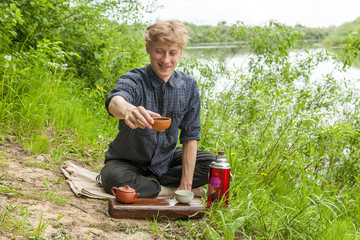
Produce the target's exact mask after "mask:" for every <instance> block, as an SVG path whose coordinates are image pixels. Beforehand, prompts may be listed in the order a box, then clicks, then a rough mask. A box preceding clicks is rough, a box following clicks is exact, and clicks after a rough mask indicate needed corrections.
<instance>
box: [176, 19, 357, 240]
mask: <svg viewBox="0 0 360 240" xmlns="http://www.w3.org/2000/svg"><path fill="white" fill-rule="evenodd" d="M234 29H236V30H237V31H238V33H237V34H238V36H239V37H241V38H246V39H249V41H248V45H247V46H248V47H249V49H250V51H251V52H252V53H253V54H251V55H249V61H248V66H247V68H245V69H235V70H234V71H233V72H230V71H229V70H225V69H224V68H223V65H224V63H223V61H222V60H220V62H219V63H218V64H214V60H212V61H190V62H189V63H184V66H183V68H184V70H185V71H187V72H188V73H190V74H193V75H195V76H197V77H198V78H199V89H200V92H201V97H202V107H203V110H202V134H201V135H202V140H201V142H200V148H201V149H205V150H210V151H212V152H217V151H218V150H221V149H225V150H226V152H227V153H228V154H227V155H228V156H229V161H230V163H231V165H232V174H233V181H234V182H233V183H232V184H231V191H230V200H229V202H230V205H229V206H228V207H227V208H225V207H223V205H222V203H220V204H218V205H217V206H213V207H212V208H210V209H209V210H208V216H209V218H210V222H207V223H206V227H205V226H204V228H203V235H204V236H206V238H209V239H239V238H244V239H251V238H254V237H255V238H263V239H304V238H305V239H339V238H344V239H352V238H356V237H357V236H358V234H359V232H358V229H359V224H358V222H359V221H358V218H359V212H360V209H359V199H358V193H357V192H358V191H359V187H360V185H359V182H358V179H359V176H360V165H359V164H358V161H357V159H358V158H359V155H358V152H359V150H360V149H359V146H360V145H359V144H358V139H359V137H360V135H359V123H358V121H357V120H356V119H358V118H359V116H358V109H357V108H358V106H359V104H358V101H359V97H360V96H359V94H358V93H357V91H356V90H355V89H352V88H351V87H347V85H346V83H344V82H343V81H341V80H340V79H335V78H334V77H333V76H332V75H331V72H330V73H329V74H325V75H324V76H323V78H322V79H317V80H315V81H314V80H313V79H311V74H312V72H313V70H314V69H315V68H316V67H317V66H318V65H319V64H321V63H322V62H324V61H329V60H331V59H336V57H334V56H332V55H331V54H329V53H328V52H326V51H322V50H307V49H305V50H304V51H301V52H300V51H294V49H295V48H297V46H298V44H299V41H301V39H302V36H301V35H300V34H298V33H297V32H296V31H293V29H291V28H288V27H286V26H283V25H281V24H277V23H269V26H265V27H248V26H245V25H243V24H239V25H238V26H234ZM300 44H301V43H300ZM300 46H301V45H300ZM239 47H242V46H239ZM335 67H337V68H339V69H338V70H341V69H342V68H341V65H340V64H338V65H337V66H335ZM219 86H222V89H221V91H216V90H217V89H218V88H219ZM224 86H225V87H224ZM349 104H350V105H351V106H349ZM347 106H348V107H347ZM353 108H355V110H351V109H353ZM225 216H226V217H225ZM345 222H346V224H345ZM345 226H348V227H345ZM329 229H331V230H329ZM328 230H329V231H328Z"/></svg>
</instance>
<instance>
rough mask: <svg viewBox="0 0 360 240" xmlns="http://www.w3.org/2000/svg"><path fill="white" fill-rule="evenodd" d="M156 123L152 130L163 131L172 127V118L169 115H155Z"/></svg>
mask: <svg viewBox="0 0 360 240" xmlns="http://www.w3.org/2000/svg"><path fill="white" fill-rule="evenodd" d="M153 120H154V123H153V124H152V130H154V131H157V132H163V131H165V129H167V128H168V127H170V124H171V118H167V117H154V118H153Z"/></svg>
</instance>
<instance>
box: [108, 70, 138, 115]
mask: <svg viewBox="0 0 360 240" xmlns="http://www.w3.org/2000/svg"><path fill="white" fill-rule="evenodd" d="M137 89H139V87H138V86H137V84H136V79H134V78H132V76H131V73H128V74H125V75H123V76H122V77H120V78H119V79H118V80H117V82H116V86H115V88H114V89H113V90H112V91H111V92H110V93H109V95H108V98H107V99H106V101H105V107H106V110H107V111H108V113H109V114H110V115H111V116H112V114H111V113H110V112H109V104H110V102H111V99H112V98H113V97H115V96H121V97H123V98H125V100H126V101H128V102H129V103H131V104H133V105H137V101H138V99H139V94H138V92H137V91H136V90H137Z"/></svg>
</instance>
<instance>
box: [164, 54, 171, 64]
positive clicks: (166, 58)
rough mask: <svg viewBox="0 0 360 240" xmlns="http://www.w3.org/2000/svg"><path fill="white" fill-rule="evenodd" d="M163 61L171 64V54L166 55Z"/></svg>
mask: <svg viewBox="0 0 360 240" xmlns="http://www.w3.org/2000/svg"><path fill="white" fill-rule="evenodd" d="M163 61H164V62H169V61H170V54H169V53H165V54H164V57H163Z"/></svg>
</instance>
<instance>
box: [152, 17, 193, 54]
mask: <svg viewBox="0 0 360 240" xmlns="http://www.w3.org/2000/svg"><path fill="white" fill-rule="evenodd" d="M188 39H189V37H188V33H187V30H186V27H185V25H184V24H183V23H182V22H180V21H179V20H166V21H164V20H157V21H156V22H155V23H154V24H153V25H151V26H149V27H148V28H147V29H146V32H145V42H146V43H147V44H149V45H150V46H151V43H153V42H158V41H160V42H168V43H171V44H179V46H180V47H181V48H184V47H185V45H186V43H187V41H188Z"/></svg>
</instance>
